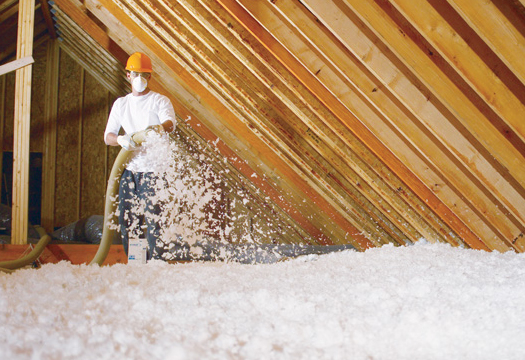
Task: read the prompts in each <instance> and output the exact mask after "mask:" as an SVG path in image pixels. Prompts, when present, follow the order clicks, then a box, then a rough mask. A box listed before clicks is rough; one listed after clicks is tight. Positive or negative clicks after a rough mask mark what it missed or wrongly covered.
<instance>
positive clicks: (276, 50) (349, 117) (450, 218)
mask: <svg viewBox="0 0 525 360" xmlns="http://www.w3.org/2000/svg"><path fill="white" fill-rule="evenodd" d="M219 3H220V4H221V5H222V6H223V7H224V8H225V9H226V10H227V11H228V12H230V13H231V14H232V16H234V17H235V18H236V19H237V20H238V21H239V22H240V23H241V24H242V25H243V26H244V27H245V28H246V29H247V30H248V31H250V32H251V33H252V34H253V35H254V36H255V37H256V38H257V39H258V40H259V41H260V42H261V43H262V44H264V46H265V47H267V48H268V49H269V50H270V51H271V52H272V53H273V55H274V56H276V57H277V58H278V59H279V60H280V61H281V63H282V64H283V65H284V66H286V67H287V68H288V69H289V71H291V72H292V73H293V74H294V75H295V76H296V77H297V78H298V79H299V80H300V81H301V82H302V83H303V84H304V85H305V86H306V87H307V88H308V89H309V90H310V91H311V92H312V93H313V94H315V95H316V96H317V97H318V98H319V99H321V100H322V101H323V102H324V104H325V106H327V107H328V108H329V109H331V111H332V112H333V113H334V114H335V115H336V116H337V117H338V118H339V119H340V121H343V122H344V123H346V125H347V127H348V130H350V131H352V132H354V133H355V135H356V136H357V137H359V138H360V139H361V141H363V142H364V143H365V144H367V145H368V146H369V148H370V149H373V151H374V152H375V153H376V155H377V156H378V157H379V158H381V159H382V160H383V161H384V162H385V164H387V165H388V166H389V167H390V168H391V169H392V170H394V171H395V172H396V173H397V175H398V176H399V177H400V178H402V179H404V180H405V182H406V183H407V185H408V186H409V187H410V188H411V189H412V190H413V191H414V192H415V193H416V194H418V196H420V197H421V198H424V199H426V200H428V203H429V206H431V207H432V208H433V209H434V210H435V211H436V212H437V213H439V214H440V216H442V217H443V219H444V220H445V221H446V222H449V224H451V225H452V226H451V227H453V228H455V229H457V231H458V233H460V234H461V235H462V236H463V238H464V239H465V241H466V242H467V243H469V246H471V247H474V248H486V247H485V245H484V244H483V243H482V242H481V241H480V240H479V238H477V237H476V236H475V235H474V234H472V232H470V230H469V229H468V228H466V227H465V226H464V224H463V223H462V222H461V221H459V219H457V218H455V216H454V215H453V214H451V213H450V212H448V213H445V212H446V211H447V210H445V209H446V207H445V206H444V205H443V204H442V203H441V202H440V201H439V200H438V199H437V198H436V197H435V196H434V194H432V193H431V192H430V191H428V189H427V188H426V187H425V186H424V185H423V184H422V183H421V182H420V181H419V180H418V179H417V178H416V177H415V176H414V175H413V174H412V173H411V172H410V171H409V170H408V169H407V168H406V166H405V165H404V164H402V163H401V162H400V161H399V160H398V159H397V158H396V157H395V156H393V154H392V153H391V152H390V151H389V150H388V149H386V148H385V147H384V145H383V144H381V143H380V142H379V141H378V140H377V138H375V137H374V136H373V135H372V134H371V133H370V132H369V131H368V129H366V128H365V127H364V126H363V125H362V124H361V123H360V122H359V121H358V120H357V119H356V118H355V116H354V115H353V114H352V113H351V112H349V111H348V109H347V108H346V107H344V106H343V105H342V104H341V103H340V102H339V101H338V100H337V99H336V98H335V97H334V96H333V94H332V93H330V92H329V91H327V89H326V88H325V87H323V86H322V85H321V84H320V83H319V82H318V81H317V79H315V77H314V76H313V75H312V74H311V73H310V72H308V70H306V69H305V68H304V67H302V66H301V65H300V64H298V62H297V60H296V59H295V58H294V57H293V56H291V54H289V53H288V52H287V51H286V50H285V49H284V48H283V47H282V45H280V44H279V43H278V42H277V41H275V39H274V38H273V37H271V35H270V34H269V33H268V32H267V31H266V30H265V29H264V28H263V27H262V26H261V25H260V24H259V23H258V22H256V21H255V20H254V19H253V17H252V16H251V15H250V14H249V13H248V12H246V10H245V9H244V8H243V7H241V6H240V5H239V4H238V3H237V2H235V1H233V0H219ZM445 215H446V216H445Z"/></svg>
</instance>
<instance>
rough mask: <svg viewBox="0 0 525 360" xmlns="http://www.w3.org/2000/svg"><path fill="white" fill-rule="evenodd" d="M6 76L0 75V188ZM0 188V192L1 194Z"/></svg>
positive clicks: (1, 181) (0, 184)
mask: <svg viewBox="0 0 525 360" xmlns="http://www.w3.org/2000/svg"><path fill="white" fill-rule="evenodd" d="M6 79H7V76H5V75H2V76H0V189H2V185H3V181H4V179H3V174H4V173H3V168H4V125H5V90H6ZM1 193H2V192H1V190H0V194H1Z"/></svg>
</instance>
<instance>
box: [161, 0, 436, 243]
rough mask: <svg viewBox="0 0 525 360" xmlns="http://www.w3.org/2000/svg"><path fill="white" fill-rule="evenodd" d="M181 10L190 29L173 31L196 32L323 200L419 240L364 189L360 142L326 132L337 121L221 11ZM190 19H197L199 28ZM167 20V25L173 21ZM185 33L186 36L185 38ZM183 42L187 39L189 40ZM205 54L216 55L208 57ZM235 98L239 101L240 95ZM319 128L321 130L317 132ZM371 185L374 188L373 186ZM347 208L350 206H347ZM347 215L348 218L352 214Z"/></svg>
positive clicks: (189, 0) (185, 1) (196, 5)
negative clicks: (309, 174) (355, 147)
mask: <svg viewBox="0 0 525 360" xmlns="http://www.w3.org/2000/svg"><path fill="white" fill-rule="evenodd" d="M280 3H282V1H281V2H280ZM179 4H180V5H181V6H182V7H184V8H186V9H187V10H188V13H185V12H184V11H183V9H181V8H180V7H179V8H178V9H179V12H180V14H177V18H178V19H180V21H181V22H188V23H185V24H184V25H178V24H176V25H175V26H176V27H177V28H184V27H187V28H191V29H192V30H193V31H195V34H196V35H195V37H196V38H197V37H198V39H199V40H200V41H202V43H204V44H207V46H202V45H200V43H199V42H197V41H195V42H196V44H195V45H194V46H195V47H197V48H198V49H202V51H203V52H206V55H207V56H208V57H209V58H210V61H211V62H212V63H213V64H215V65H213V64H212V65H210V67H212V68H217V67H222V68H223V69H224V71H226V72H228V74H229V79H228V81H230V82H232V83H233V84H232V85H231V88H233V89H242V90H243V92H244V93H245V97H246V104H247V106H250V104H251V106H253V107H254V108H258V109H261V113H263V116H262V117H261V121H263V122H266V123H268V126H269V127H270V128H272V131H273V132H274V133H276V134H278V136H280V137H281V138H282V139H286V140H288V141H286V140H285V141H286V146H287V147H289V150H287V151H286V152H287V153H290V152H295V153H297V154H299V156H300V157H301V158H302V159H303V160H304V161H305V163H307V164H308V166H310V167H311V168H312V169H315V171H316V172H317V173H319V175H320V176H322V177H324V178H325V179H326V183H327V184H328V186H330V187H331V188H332V190H331V192H332V194H333V195H332V194H330V195H327V196H334V197H338V196H342V197H343V198H344V200H342V201H345V209H349V208H350V207H349V206H350V203H352V204H353V205H352V206H355V207H359V208H362V209H363V210H364V211H366V212H367V214H369V215H367V217H369V218H371V219H373V220H374V221H375V223H374V225H373V226H374V227H378V226H377V224H381V226H380V227H382V228H383V229H385V230H386V232H388V233H389V234H390V236H391V237H392V238H394V239H395V240H394V241H395V242H396V243H401V244H404V243H406V241H407V240H406V238H408V239H410V240H411V241H413V242H415V241H417V240H418V239H420V238H421V237H422V235H421V234H420V233H418V232H417V231H415V229H414V228H413V227H412V226H411V224H410V223H409V222H407V221H405V220H404V219H403V218H402V217H401V215H400V214H399V213H398V212H397V211H396V209H394V208H392V207H391V206H390V205H389V203H388V202H385V201H383V200H382V199H381V198H380V196H378V194H377V193H376V192H375V191H374V190H373V189H371V187H370V186H368V185H369V182H368V181H366V180H364V179H363V178H362V176H364V174H363V172H362V171H361V168H360V166H359V165H356V164H355V163H354V162H355V161H358V160H357V157H358V155H356V154H355V153H353V152H352V150H350V149H349V146H348V144H349V143H355V142H358V141H357V140H356V139H355V138H351V136H348V135H349V134H348V132H345V131H343V134H341V133H339V132H336V131H334V132H332V131H331V130H330V129H328V126H327V125H326V124H324V123H323V122H337V120H334V119H333V116H330V115H328V118H326V117H325V115H326V114H324V115H323V114H320V113H319V112H316V111H315V110H313V109H321V108H322V107H323V106H322V104H320V103H319V101H318V100H317V99H315V98H314V97H313V96H311V94H310V93H309V92H308V90H306V89H305V88H304V87H303V86H301V85H300V84H299V83H298V82H297V81H296V80H295V79H294V78H293V77H291V76H286V77H285V76H283V74H284V72H285V71H286V70H284V69H283V68H282V67H281V65H280V63H279V62H278V61H277V60H275V59H273V57H272V56H271V55H270V54H268V53H267V52H266V50H265V49H264V48H263V47H262V46H258V44H257V42H256V41H253V39H246V41H244V42H242V41H239V40H238V38H239V37H240V36H241V35H240V34H239V35H234V33H235V31H234V30H233V29H231V28H228V26H227V24H228V22H229V21H231V19H229V18H228V19H227V18H224V16H221V15H223V14H224V11H223V10H222V9H221V8H220V7H219V6H218V5H215V4H213V5H212V4H210V3H208V2H206V1H202V2H197V1H194V0H180V1H179ZM257 5H259V6H261V7H265V6H271V5H269V3H266V2H264V3H258V4H257ZM203 8H205V9H207V10H208V12H209V13H206V12H205V11H203ZM160 11H162V12H163V13H165V14H166V15H167V16H168V13H170V12H174V11H172V9H169V8H166V11H163V9H161V10H160ZM221 12H222V14H221ZM219 14H220V15H219ZM224 15H226V14H224ZM174 17H175V15H174ZM214 17H215V18H214ZM192 18H195V20H197V22H198V24H197V23H196V22H195V21H193V20H192ZM169 19H170V20H171V18H169ZM272 25H273V24H270V21H268V22H266V23H265V26H267V27H268V26H272ZM201 27H204V28H205V29H203V28H201ZM275 28H279V29H283V27H282V24H281V23H279V24H275V27H272V28H268V29H269V31H270V32H273V30H274V29H275ZM284 32H286V30H284ZM183 33H184V34H185V35H186V34H187V32H183ZM187 36H188V37H189V35H187ZM243 36H246V35H243ZM191 40H194V39H190V41H191ZM246 44H249V46H246ZM207 48H212V49H214V50H210V51H207V50H206V49H207ZM261 58H264V59H265V61H260V59H261ZM224 84H226V82H224ZM239 97H241V96H240V95H239ZM270 106H271V107H270ZM309 107H311V109H310V108H309ZM318 117H321V118H323V121H319V120H317V118H318ZM314 123H315V125H314ZM318 128H320V129H322V130H321V131H320V132H319V131H318V130H317V129H318ZM338 137H340V138H341V140H342V141H340V140H339V139H338ZM350 138H351V139H350ZM336 143H337V144H336ZM354 160H355V161H354ZM376 161H377V159H376ZM361 165H364V163H362V164H361ZM364 167H367V165H364ZM358 173H359V174H358ZM376 180H377V182H378V183H379V184H381V183H382V182H383V180H382V179H380V178H378V177H377V178H376ZM371 182H372V183H373V181H371ZM356 184H358V185H356ZM396 197H397V195H396ZM347 204H348V206H346V205H347ZM380 210H382V212H380ZM347 211H348V212H350V211H351V210H347ZM365 222H367V221H362V223H361V224H360V226H363V227H364V226H365V225H364V223H365ZM396 228H397V229H399V230H400V231H401V232H402V233H403V235H402V236H400V235H399V234H398V232H399V231H398V230H397V229H396ZM405 236H406V238H405ZM439 237H440V236H439V235H437V234H436V236H435V237H432V238H436V240H437V239H438V238H439ZM429 238H431V237H429Z"/></svg>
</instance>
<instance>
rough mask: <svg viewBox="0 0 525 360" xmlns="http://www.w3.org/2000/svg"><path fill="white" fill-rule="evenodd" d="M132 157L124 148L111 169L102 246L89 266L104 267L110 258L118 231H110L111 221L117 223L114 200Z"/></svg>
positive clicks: (131, 153) (130, 152)
mask: <svg viewBox="0 0 525 360" xmlns="http://www.w3.org/2000/svg"><path fill="white" fill-rule="evenodd" d="M132 155H133V151H128V150H126V149H124V148H122V150H120V152H119V153H118V155H117V158H116V159H115V162H114V163H113V167H112V168H111V173H110V175H109V180H108V187H107V189H106V205H105V207H104V227H103V230H102V238H101V239H100V245H99V246H98V250H97V253H96V254H95V256H94V257H93V260H91V262H90V263H89V265H91V264H98V265H102V263H103V262H104V260H106V257H107V256H108V253H109V248H110V247H111V244H112V243H113V238H114V236H115V234H116V230H114V229H110V228H109V226H108V224H109V222H110V221H111V222H112V223H115V222H114V221H113V220H114V219H113V218H114V217H115V212H116V208H117V204H116V202H115V201H114V199H115V198H116V197H117V196H118V189H119V183H120V177H121V176H122V172H123V171H124V169H125V168H126V164H127V163H128V161H129V159H130V158H131V156H132Z"/></svg>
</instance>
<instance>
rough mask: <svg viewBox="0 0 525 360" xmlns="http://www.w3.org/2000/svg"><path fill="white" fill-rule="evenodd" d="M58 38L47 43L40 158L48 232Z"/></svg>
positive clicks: (52, 209) (52, 208)
mask: <svg viewBox="0 0 525 360" xmlns="http://www.w3.org/2000/svg"><path fill="white" fill-rule="evenodd" d="M59 51H60V50H59V46H58V40H53V39H50V40H49V41H48V43H47V58H46V90H45V94H44V96H45V97H46V99H45V102H44V144H43V158H42V216H41V218H42V219H41V226H42V227H43V228H44V229H45V230H46V232H48V233H52V232H53V231H54V225H55V187H56V182H55V169H56V146H57V144H56V143H57V128H56V123H57V114H58V85H59V84H58V71H59V60H60V53H59Z"/></svg>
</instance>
